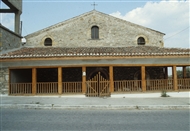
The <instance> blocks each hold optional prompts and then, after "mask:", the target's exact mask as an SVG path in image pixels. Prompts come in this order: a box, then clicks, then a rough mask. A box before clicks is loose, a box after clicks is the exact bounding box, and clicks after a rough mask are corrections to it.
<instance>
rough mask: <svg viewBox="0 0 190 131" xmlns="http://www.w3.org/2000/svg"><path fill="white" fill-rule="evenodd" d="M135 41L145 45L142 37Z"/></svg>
mask: <svg viewBox="0 0 190 131" xmlns="http://www.w3.org/2000/svg"><path fill="white" fill-rule="evenodd" d="M137 43H138V45H145V39H144V38H143V37H139V38H138V40H137Z"/></svg>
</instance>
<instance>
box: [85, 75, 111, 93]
mask: <svg viewBox="0 0 190 131" xmlns="http://www.w3.org/2000/svg"><path fill="white" fill-rule="evenodd" d="M86 88H87V89H86V96H88V97H104V96H110V89H109V88H110V82H109V80H107V79H105V78H104V77H103V76H102V75H101V72H98V73H97V74H96V75H95V76H94V77H93V78H91V79H90V80H88V81H86Z"/></svg>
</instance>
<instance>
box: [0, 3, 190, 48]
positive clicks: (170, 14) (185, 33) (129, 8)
mask: <svg viewBox="0 0 190 131" xmlns="http://www.w3.org/2000/svg"><path fill="white" fill-rule="evenodd" d="M94 2H95V3H96V4H97V5H96V6H95V9H96V10H97V11H100V12H103V13H105V14H109V15H112V16H114V17H118V18H121V19H124V20H126V21H129V22H132V23H135V24H138V25H142V26H145V27H148V28H151V29H154V30H157V31H160V32H163V33H165V34H166V35H165V36H164V46H165V47H177V48H190V44H189V34H190V33H189V16H190V14H189V7H190V2H189V0H152V1H146V0H94V1H92V0H23V10H22V15H21V21H22V23H23V24H22V25H23V26H22V36H26V35H28V34H31V33H34V32H36V31H38V30H41V29H43V28H46V27H49V26H51V25H54V24H57V23H59V22H62V21H65V20H67V19H71V18H73V17H76V16H78V15H81V14H83V13H86V12H89V11H91V10H93V9H94V6H93V5H92V4H93V3H94ZM0 7H1V8H3V9H4V8H8V7H6V5H5V4H3V2H2V1H1V3H0ZM0 23H1V24H2V25H4V26H5V27H7V28H9V29H10V30H14V14H9V13H5V14H0Z"/></svg>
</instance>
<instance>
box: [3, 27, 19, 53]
mask: <svg viewBox="0 0 190 131" xmlns="http://www.w3.org/2000/svg"><path fill="white" fill-rule="evenodd" d="M0 30H1V32H0V53H1V52H2V51H7V50H11V49H15V48H19V47H20V46H21V36H19V35H17V34H16V33H14V32H12V31H11V30H9V29H7V28H5V27H3V26H2V25H0Z"/></svg>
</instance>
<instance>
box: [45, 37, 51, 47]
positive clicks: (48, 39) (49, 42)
mask: <svg viewBox="0 0 190 131" xmlns="http://www.w3.org/2000/svg"><path fill="white" fill-rule="evenodd" d="M44 45H45V46H52V40H51V38H46V39H45V41H44Z"/></svg>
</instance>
